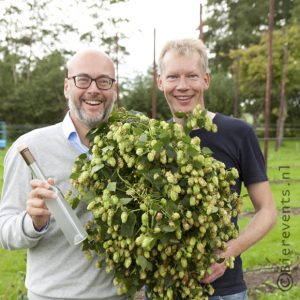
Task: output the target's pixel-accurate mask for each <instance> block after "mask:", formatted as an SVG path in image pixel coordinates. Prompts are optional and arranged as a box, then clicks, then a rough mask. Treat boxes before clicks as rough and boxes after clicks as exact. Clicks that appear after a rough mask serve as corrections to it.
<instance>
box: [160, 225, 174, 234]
mask: <svg viewBox="0 0 300 300" xmlns="http://www.w3.org/2000/svg"><path fill="white" fill-rule="evenodd" d="M161 230H162V231H164V232H174V231H175V230H176V229H175V228H174V227H171V226H169V225H163V226H162V228H161Z"/></svg>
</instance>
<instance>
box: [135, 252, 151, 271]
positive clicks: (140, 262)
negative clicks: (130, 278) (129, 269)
mask: <svg viewBox="0 0 300 300" xmlns="http://www.w3.org/2000/svg"><path fill="white" fill-rule="evenodd" d="M148 263H149V261H148V260H147V259H146V258H145V257H144V256H142V255H139V256H138V258H137V264H138V265H139V266H141V267H142V269H143V270H145V269H146V268H147V264H148Z"/></svg>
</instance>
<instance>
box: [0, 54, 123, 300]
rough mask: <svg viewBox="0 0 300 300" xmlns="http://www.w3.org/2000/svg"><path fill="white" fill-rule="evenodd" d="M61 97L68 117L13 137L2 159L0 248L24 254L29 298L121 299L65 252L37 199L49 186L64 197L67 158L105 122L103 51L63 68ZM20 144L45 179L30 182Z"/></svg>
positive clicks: (107, 92) (110, 81)
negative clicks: (44, 180) (18, 250)
mask: <svg viewBox="0 0 300 300" xmlns="http://www.w3.org/2000/svg"><path fill="white" fill-rule="evenodd" d="M64 94H65V97H66V98H67V100H68V106H69V111H68V113H67V114H66V116H65V118H64V120H63V121H62V122H61V123H58V124H55V125H52V126H48V127H45V128H41V129H37V130H34V131H32V132H29V133H27V134H25V135H23V136H21V137H20V138H18V139H17V140H16V141H15V142H14V143H13V145H12V146H11V148H10V149H9V151H8V152H7V155H6V157H5V162H4V182H3V192H2V196H1V201H0V245H1V246H2V247H3V248H6V249H11V250H13V249H22V248H23V249H24V248H26V249H28V250H27V270H26V282H25V285H26V287H27V289H28V298H29V300H50V299H57V300H59V299H64V300H66V299H84V300H89V299H93V300H95V299H102V300H116V299H123V298H122V297H119V296H117V290H116V288H115V287H114V286H113V282H112V276H111V275H108V274H106V272H105V269H104V268H101V269H97V268H96V267H95V264H96V260H97V258H96V257H93V256H92V257H91V259H90V260H89V261H88V260H87V259H86V257H85V254H84V252H83V251H82V250H81V245H77V246H70V245H69V244H68V242H67V240H66V239H65V237H64V236H63V233H62V231H61V230H60V229H59V228H58V226H57V224H56V222H55V219H54V218H52V217H51V216H50V213H49V211H48V209H47V207H46V205H45V202H44V199H50V200H51V199H55V195H54V192H52V191H51V190H50V187H51V185H52V184H54V179H55V185H56V186H57V187H58V188H59V189H60V190H61V191H62V192H63V193H66V192H67V191H68V190H70V189H71V184H70V180H69V176H70V174H71V169H72V167H73V164H74V161H75V159H76V158H77V157H78V156H79V155H80V154H81V153H86V152H87V151H88V149H89V140H88V138H87V133H88V132H89V131H90V130H91V129H92V128H93V127H95V126H97V125H98V124H99V123H100V122H102V121H104V120H106V119H107V118H108V116H109V114H110V112H111V110H112V108H113V105H114V101H115V99H116V87H115V69H114V65H113V62H112V60H111V59H110V58H109V57H108V56H107V55H106V54H104V53H103V52H101V51H99V50H95V49H88V50H84V51H82V52H79V53H77V54H75V55H74V56H73V57H72V58H71V59H70V60H69V61H68V62H67V64H66V78H65V82H64ZM21 144H26V145H27V146H28V147H29V149H30V150H31V152H32V154H33V156H34V157H35V158H36V160H37V162H38V163H39V165H40V167H41V169H42V170H43V171H44V173H45V175H46V176H47V177H50V178H49V179H48V182H47V183H43V182H42V181H40V180H38V179H33V180H32V177H31V174H30V170H29V169H28V167H27V166H26V164H25V162H24V161H23V159H22V158H21V155H20V154H19V153H18V150H17V148H18V146H19V145H21ZM76 214H77V216H78V217H79V218H80V220H81V222H82V223H83V224H85V223H86V222H87V220H88V219H89V218H90V217H91V216H90V214H89V213H88V212H87V210H86V207H85V205H84V204H80V205H79V206H78V207H77V209H76Z"/></svg>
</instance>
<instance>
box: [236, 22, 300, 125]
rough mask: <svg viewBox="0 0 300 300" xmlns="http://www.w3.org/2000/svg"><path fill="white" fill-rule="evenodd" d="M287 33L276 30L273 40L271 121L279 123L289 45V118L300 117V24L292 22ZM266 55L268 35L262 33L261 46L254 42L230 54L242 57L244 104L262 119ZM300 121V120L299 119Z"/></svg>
mask: <svg viewBox="0 0 300 300" xmlns="http://www.w3.org/2000/svg"><path fill="white" fill-rule="evenodd" d="M285 32H286V33H285V34H283V33H282V30H275V31H274V39H273V70H272V77H273V85H272V90H271V99H272V101H271V102H272V106H271V111H272V112H273V114H272V115H271V120H273V123H274V122H275V120H276V118H277V116H278V107H279V99H280V87H281V80H282V67H283V65H284V51H283V49H284V47H285V45H288V48H289V56H288V62H287V71H286V72H287V73H286V78H287V81H286V88H285V90H286V99H287V103H288V108H287V119H286V121H288V122H292V123H295V122H296V120H297V118H299V108H300V105H299V94H300V88H299V79H298V78H299V76H300V66H299V62H300V51H299V49H300V37H299V32H300V25H299V24H292V25H289V26H287V27H286V29H285ZM266 55H267V37H266V34H265V35H262V36H261V40H260V42H259V43H258V44H257V45H252V46H250V47H248V48H245V49H239V50H232V51H231V52H230V57H231V58H232V59H233V62H234V63H233V65H232V67H234V64H235V62H236V60H235V58H236V57H237V56H239V57H240V90H241V103H242V105H243V109H244V111H247V112H250V113H252V114H253V115H254V120H258V119H259V116H260V115H261V113H262V111H263V104H264V96H265V80H266V63H267V61H266ZM298 120H299V119H298Z"/></svg>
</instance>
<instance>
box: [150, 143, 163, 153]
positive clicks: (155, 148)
mask: <svg viewBox="0 0 300 300" xmlns="http://www.w3.org/2000/svg"><path fill="white" fill-rule="evenodd" d="M163 146H164V144H163V143H162V142H161V141H158V142H157V143H156V144H155V145H154V146H153V150H155V151H160V150H162V148H163Z"/></svg>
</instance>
